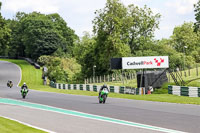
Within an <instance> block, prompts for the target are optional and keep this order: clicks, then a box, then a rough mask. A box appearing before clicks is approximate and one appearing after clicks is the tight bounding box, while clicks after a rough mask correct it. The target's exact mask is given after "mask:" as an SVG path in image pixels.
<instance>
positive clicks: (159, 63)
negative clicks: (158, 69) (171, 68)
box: [154, 58, 164, 66]
mask: <svg viewBox="0 0 200 133" xmlns="http://www.w3.org/2000/svg"><path fill="white" fill-rule="evenodd" d="M154 60H155V62H156V63H157V66H160V65H161V63H163V62H164V59H162V58H160V61H159V60H157V59H156V58H154Z"/></svg>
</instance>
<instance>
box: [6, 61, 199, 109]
mask: <svg viewBox="0 0 200 133" xmlns="http://www.w3.org/2000/svg"><path fill="white" fill-rule="evenodd" d="M4 60H5V61H10V62H12V63H15V64H17V65H19V66H20V67H21V69H22V73H23V74H22V81H21V83H23V82H26V83H27V85H28V86H29V88H31V89H34V90H40V91H47V92H56V93H64V94H75V95H87V96H97V95H98V93H97V92H91V91H80V90H61V89H55V88H51V87H49V86H44V85H42V79H41V77H42V70H41V69H35V68H34V67H33V66H31V65H30V64H28V63H27V62H26V61H24V60H10V59H4ZM108 84H109V83H108ZM116 85H118V84H116ZM164 91H165V93H167V89H166V90H164ZM161 93H163V92H161ZM109 97H113V98H125V99H135V100H146V101H158V102H170V103H181V104H198V105H199V104H200V98H198V97H197V98H191V97H184V96H175V95H169V94H151V95H142V96H141V95H129V94H116V93H110V94H109Z"/></svg>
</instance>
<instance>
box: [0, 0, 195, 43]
mask: <svg viewBox="0 0 200 133" xmlns="http://www.w3.org/2000/svg"><path fill="white" fill-rule="evenodd" d="M0 1H1V2H2V8H1V13H2V16H3V17H5V18H6V19H8V18H10V19H11V18H13V16H15V14H16V12H18V11H22V12H26V13H30V12H32V11H38V12H41V13H45V14H49V13H58V14H60V15H61V17H62V18H64V20H65V21H66V22H67V24H68V26H69V27H71V28H72V29H73V30H75V33H76V34H77V35H79V36H80V37H81V36H83V32H84V31H88V32H90V33H92V26H93V25H92V20H93V19H94V17H95V15H94V12H95V10H97V9H101V8H103V7H104V6H105V3H106V0H0ZM197 1H198V0H121V2H122V3H123V4H125V5H129V4H134V5H138V6H139V7H143V6H144V5H147V6H148V7H150V8H151V9H152V10H153V11H154V13H160V14H161V16H162V17H161V21H160V26H159V27H160V29H159V30H157V31H156V32H155V38H156V39H161V38H168V37H169V36H171V35H172V32H173V28H174V27H175V26H178V25H181V24H183V23H184V22H191V21H192V22H195V19H194V7H193V5H194V4H195V3H197Z"/></svg>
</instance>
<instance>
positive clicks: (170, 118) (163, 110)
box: [0, 61, 200, 133]
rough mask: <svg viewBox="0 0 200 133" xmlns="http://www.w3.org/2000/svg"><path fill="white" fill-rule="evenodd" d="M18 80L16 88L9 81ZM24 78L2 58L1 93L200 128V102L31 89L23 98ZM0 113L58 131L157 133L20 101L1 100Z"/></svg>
mask: <svg viewBox="0 0 200 133" xmlns="http://www.w3.org/2000/svg"><path fill="white" fill-rule="evenodd" d="M9 79H11V80H12V81H14V85H15V86H14V87H13V88H7V86H6V82H7V80H9ZM19 81H20V70H19V68H18V67H17V66H16V65H14V64H12V63H8V62H4V61H0V97H1V98H9V99H15V100H20V101H26V102H29V103H37V104H43V105H48V106H52V107H57V108H61V109H66V110H73V111H78V112H83V113H87V114H93V115H98V116H104V117H109V118H114V119H119V120H125V121H130V122H136V123H141V124H147V125H152V126H157V127H162V128H167V129H174V130H178V131H183V132H190V133H198V132H199V131H200V127H199V123H200V106H198V105H183V104H172V103H160V102H150V101H138V100H127V99H116V98H108V99H107V103H106V104H98V100H97V97H92V96H78V95H67V94H57V93H48V92H39V91H34V90H30V92H29V94H28V96H27V98H26V99H22V98H21V95H20V92H19V90H20V89H19V88H17V84H18V82H19ZM0 115H3V116H7V117H10V118H14V119H17V120H20V121H23V122H26V123H29V124H31V125H35V126H37V127H41V128H44V129H48V130H51V131H54V132H87V133H90V132H91V133H94V132H115V133H121V132H124V133H125V132H126V133H129V132H130V133H133V132H134V133H135V132H136V133H137V132H138V133H155V132H159V131H155V130H150V128H146V129H144V128H142V127H134V126H128V125H122V124H115V123H111V122H105V121H100V120H95V119H88V118H83V117H77V116H72V115H66V114H60V113H55V112H50V111H45V110H39V109H33V108H27V107H22V106H16V105H8V104H0Z"/></svg>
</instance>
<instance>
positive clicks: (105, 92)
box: [99, 88, 109, 103]
mask: <svg viewBox="0 0 200 133" xmlns="http://www.w3.org/2000/svg"><path fill="white" fill-rule="evenodd" d="M108 93H109V92H108V90H107V89H106V88H104V89H103V90H102V91H101V93H100V96H99V103H105V102H106V98H107V96H108Z"/></svg>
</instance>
